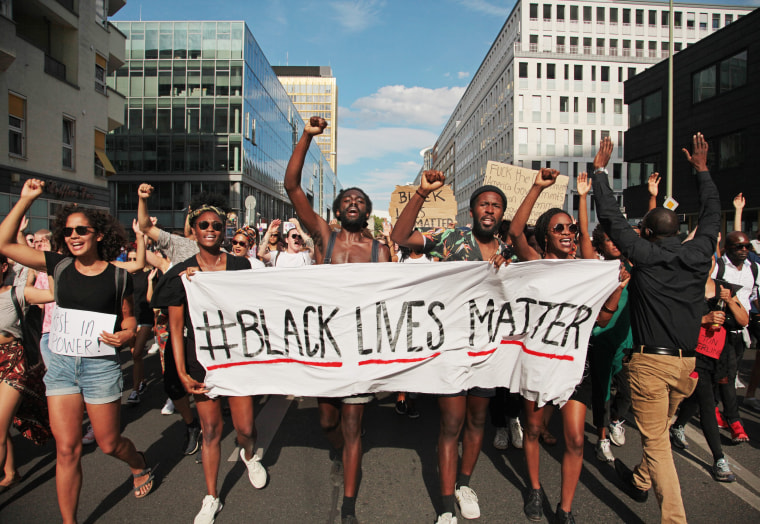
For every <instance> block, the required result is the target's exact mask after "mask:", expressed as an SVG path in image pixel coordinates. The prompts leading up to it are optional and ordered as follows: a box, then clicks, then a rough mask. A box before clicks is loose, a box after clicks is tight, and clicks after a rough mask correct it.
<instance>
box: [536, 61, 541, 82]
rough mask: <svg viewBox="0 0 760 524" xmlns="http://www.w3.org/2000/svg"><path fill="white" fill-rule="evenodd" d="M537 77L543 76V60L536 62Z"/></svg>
mask: <svg viewBox="0 0 760 524" xmlns="http://www.w3.org/2000/svg"><path fill="white" fill-rule="evenodd" d="M536 78H541V62H538V63H537V64H536Z"/></svg>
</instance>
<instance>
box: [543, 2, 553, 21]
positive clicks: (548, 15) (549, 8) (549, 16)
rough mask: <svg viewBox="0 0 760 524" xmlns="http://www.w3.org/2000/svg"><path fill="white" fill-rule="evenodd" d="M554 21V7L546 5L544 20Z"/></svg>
mask: <svg viewBox="0 0 760 524" xmlns="http://www.w3.org/2000/svg"><path fill="white" fill-rule="evenodd" d="M551 19H552V6H551V4H544V20H551Z"/></svg>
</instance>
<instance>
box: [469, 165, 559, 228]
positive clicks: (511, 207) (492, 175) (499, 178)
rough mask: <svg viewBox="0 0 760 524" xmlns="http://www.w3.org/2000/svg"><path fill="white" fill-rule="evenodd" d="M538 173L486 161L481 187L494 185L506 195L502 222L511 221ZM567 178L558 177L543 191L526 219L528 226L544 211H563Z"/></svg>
mask: <svg viewBox="0 0 760 524" xmlns="http://www.w3.org/2000/svg"><path fill="white" fill-rule="evenodd" d="M536 174H538V171H536V170H533V169H527V168H524V167H517V166H513V165H510V164H502V163H500V162H494V161H492V160H489V161H488V164H487V165H486V178H485V181H484V182H483V185H494V186H496V187H498V188H499V189H501V190H502V191H504V194H506V195H507V210H506V211H505V213H504V220H512V217H514V216H515V213H516V212H517V208H518V207H520V203H521V202H522V201H523V199H524V198H525V195H527V194H528V191H530V188H531V186H532V185H533V181H534V180H535V179H536ZM569 180H570V179H569V177H567V176H565V175H559V176H558V177H557V181H556V182H555V183H554V185H553V186H551V187H550V188H548V189H545V190H544V191H543V192H542V193H541V196H540V197H539V199H538V201H537V202H536V205H535V206H533V211H532V212H531V214H530V218H529V219H528V224H530V225H533V224H535V223H536V220H537V219H538V217H539V216H541V215H542V214H543V213H544V212H545V211H548V210H549V209H551V208H553V207H558V208H560V209H563V208H564V207H565V194H566V193H567V183H568V181H569Z"/></svg>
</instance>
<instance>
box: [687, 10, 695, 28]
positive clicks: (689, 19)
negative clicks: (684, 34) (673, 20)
mask: <svg viewBox="0 0 760 524" xmlns="http://www.w3.org/2000/svg"><path fill="white" fill-rule="evenodd" d="M686 29H694V13H686Z"/></svg>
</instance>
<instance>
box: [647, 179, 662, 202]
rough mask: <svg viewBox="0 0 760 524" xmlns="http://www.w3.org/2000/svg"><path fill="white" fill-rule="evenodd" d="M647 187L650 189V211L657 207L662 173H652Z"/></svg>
mask: <svg viewBox="0 0 760 524" xmlns="http://www.w3.org/2000/svg"><path fill="white" fill-rule="evenodd" d="M647 189H648V190H649V211H651V210H653V209H654V208H656V207H657V193H658V192H659V189H660V174H659V173H652V174H651V175H649V180H647Z"/></svg>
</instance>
